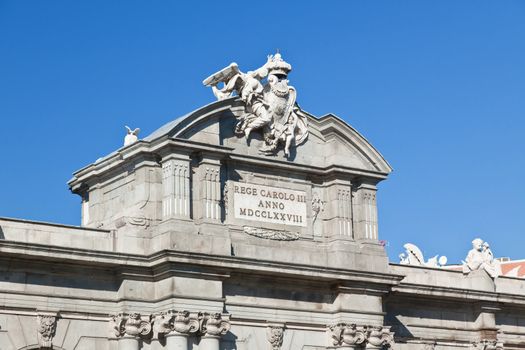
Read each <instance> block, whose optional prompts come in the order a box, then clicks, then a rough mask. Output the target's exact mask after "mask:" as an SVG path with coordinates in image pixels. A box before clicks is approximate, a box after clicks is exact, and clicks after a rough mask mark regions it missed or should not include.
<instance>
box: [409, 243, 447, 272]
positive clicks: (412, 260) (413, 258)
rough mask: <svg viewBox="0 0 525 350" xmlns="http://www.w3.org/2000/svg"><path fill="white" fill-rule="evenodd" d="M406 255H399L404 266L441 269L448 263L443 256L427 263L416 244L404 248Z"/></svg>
mask: <svg viewBox="0 0 525 350" xmlns="http://www.w3.org/2000/svg"><path fill="white" fill-rule="evenodd" d="M403 248H405V253H402V254H400V255H399V259H400V262H399V263H400V264H402V265H415V266H428V267H440V266H443V265H445V264H446V263H447V257H446V256H441V257H439V259H438V255H436V256H434V257H433V258H430V259H428V261H427V262H425V258H424V257H423V253H422V252H421V249H419V248H418V247H417V246H416V245H415V244H412V243H407V244H405V245H404V246H403Z"/></svg>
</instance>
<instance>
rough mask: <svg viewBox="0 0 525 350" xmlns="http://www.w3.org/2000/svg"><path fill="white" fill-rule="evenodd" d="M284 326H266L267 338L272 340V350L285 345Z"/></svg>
mask: <svg viewBox="0 0 525 350" xmlns="http://www.w3.org/2000/svg"><path fill="white" fill-rule="evenodd" d="M283 337H284V327H282V326H268V328H266V339H268V342H270V349H271V350H280V349H281V346H282V345H283Z"/></svg>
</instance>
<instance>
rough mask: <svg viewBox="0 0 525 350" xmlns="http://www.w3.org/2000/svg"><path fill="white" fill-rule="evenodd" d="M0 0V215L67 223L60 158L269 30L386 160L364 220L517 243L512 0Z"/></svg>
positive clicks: (407, 233)
mask: <svg viewBox="0 0 525 350" xmlns="http://www.w3.org/2000/svg"><path fill="white" fill-rule="evenodd" d="M253 4H255V3H251V2H247V1H239V2H234V1H229V2H223V1H209V2H180V3H179V2H175V1H2V0H0V118H1V121H2V123H1V131H2V132H1V140H2V141H1V145H2V147H0V160H1V164H2V171H0V216H8V217H18V218H26V219H34V220H43V221H52V222H61V223H67V224H79V220H80V214H79V213H80V201H79V198H78V197H77V196H75V195H72V194H71V193H69V191H68V188H67V185H66V182H67V180H68V179H69V178H70V177H71V174H72V172H73V171H75V170H77V169H79V168H81V167H83V166H85V165H87V164H89V163H91V162H93V161H94V160H96V159H97V158H99V157H101V156H103V155H105V154H107V153H109V152H111V151H113V150H114V149H116V148H118V147H120V146H121V143H122V139H123V137H124V134H125V130H124V125H129V126H131V127H140V128H141V129H142V132H141V136H146V135H147V134H149V133H150V132H152V131H153V130H155V129H156V128H157V127H159V126H160V125H162V124H164V123H165V122H167V121H169V120H171V119H174V118H176V117H177V116H180V115H183V114H185V113H187V112H188V111H191V110H194V109H195V108H197V107H199V106H201V105H204V104H207V103H209V102H211V101H213V96H212V94H211V92H210V91H209V89H206V88H205V87H203V86H202V80H203V79H204V78H205V77H206V76H208V75H209V74H210V73H213V72H215V71H216V70H217V69H219V68H222V67H223V66H225V65H227V64H229V63H230V62H231V61H236V62H238V63H239V65H240V66H241V68H242V67H244V69H252V68H255V67H258V66H260V65H261V64H262V63H264V62H265V59H266V55H267V54H270V53H274V52H275V50H276V49H277V48H278V49H280V51H281V53H282V54H283V57H284V58H285V59H286V60H287V61H288V62H290V63H292V65H293V71H292V73H291V74H290V76H289V78H290V83H291V84H292V85H294V86H295V87H296V89H297V91H298V102H299V103H300V105H301V107H302V108H304V109H305V110H307V111H309V112H311V113H313V114H315V115H319V116H320V115H323V114H326V113H329V112H332V113H335V114H337V115H338V116H340V117H341V118H343V119H344V120H346V121H347V122H348V123H350V124H351V125H352V126H353V127H355V128H356V129H357V130H358V131H359V132H361V133H362V134H363V135H364V136H365V137H366V138H367V139H368V140H369V141H370V142H371V143H372V144H373V145H374V146H375V147H376V148H377V149H378V150H379V151H380V152H381V153H382V154H383V155H384V156H385V158H386V159H387V160H388V161H389V162H390V164H391V165H392V166H393V167H394V169H395V171H394V173H393V174H392V175H391V176H390V178H389V179H388V180H387V181H385V182H383V183H382V184H381V185H380V192H379V198H378V200H379V219H380V228H379V230H380V231H379V233H380V236H381V238H382V239H385V240H386V241H388V246H387V251H388V253H389V256H390V257H391V259H392V260H393V261H397V255H398V254H399V253H400V252H402V250H403V248H402V245H403V244H404V243H405V242H412V243H415V244H417V245H418V246H419V247H420V248H421V249H422V250H423V252H424V253H425V255H426V256H427V257H430V256H433V255H435V254H444V255H447V256H448V257H449V261H450V262H459V260H460V259H462V258H464V256H465V254H466V253H467V251H468V249H470V241H471V240H472V239H473V238H475V237H476V236H481V237H482V238H484V239H486V240H487V241H489V242H490V243H491V246H492V248H493V251H494V253H495V255H496V256H509V257H511V258H514V259H517V258H525V250H524V249H523V247H524V246H525V238H524V237H525V185H524V181H523V180H522V178H521V177H522V176H523V174H524V172H525V157H524V156H523V152H524V151H525V138H524V136H523V135H524V134H525V121H524V120H525V2H523V1H421V0H417V1H318V2H313V1H312V2H307V1H297V2H282V1H265V2H260V3H258V5H257V6H255V5H253Z"/></svg>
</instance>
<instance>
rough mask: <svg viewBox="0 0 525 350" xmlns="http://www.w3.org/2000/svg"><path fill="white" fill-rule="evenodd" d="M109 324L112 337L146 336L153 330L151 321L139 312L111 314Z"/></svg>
mask: <svg viewBox="0 0 525 350" xmlns="http://www.w3.org/2000/svg"><path fill="white" fill-rule="evenodd" d="M109 326H110V337H112V338H120V337H123V336H128V337H144V336H147V335H148V334H149V333H150V332H151V323H150V322H149V321H145V320H143V319H142V318H141V316H140V314H139V313H131V314H126V313H120V314H118V315H111V316H110V320H109Z"/></svg>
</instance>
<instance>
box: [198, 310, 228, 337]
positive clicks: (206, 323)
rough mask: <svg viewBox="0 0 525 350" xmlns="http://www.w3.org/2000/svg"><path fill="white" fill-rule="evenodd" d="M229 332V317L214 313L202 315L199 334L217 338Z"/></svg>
mask: <svg viewBox="0 0 525 350" xmlns="http://www.w3.org/2000/svg"><path fill="white" fill-rule="evenodd" d="M229 330H230V315H223V314H221V313H218V312H215V313H212V314H204V317H203V320H202V325H201V333H202V334H203V335H207V336H213V337H218V336H221V335H224V334H226V333H228V331H229Z"/></svg>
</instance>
